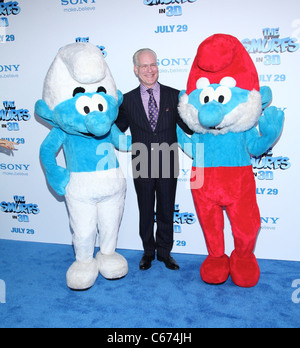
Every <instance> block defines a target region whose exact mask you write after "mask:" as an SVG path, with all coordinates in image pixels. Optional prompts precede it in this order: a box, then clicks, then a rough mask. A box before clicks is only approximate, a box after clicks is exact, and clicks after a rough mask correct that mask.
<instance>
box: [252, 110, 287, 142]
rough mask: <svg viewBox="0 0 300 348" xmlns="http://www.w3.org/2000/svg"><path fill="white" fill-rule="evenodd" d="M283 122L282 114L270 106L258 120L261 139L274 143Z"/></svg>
mask: <svg viewBox="0 0 300 348" xmlns="http://www.w3.org/2000/svg"><path fill="white" fill-rule="evenodd" d="M283 122H284V112H283V111H281V110H278V109H277V108H276V107H275V106H270V107H268V108H266V109H265V111H264V114H263V116H261V117H260V119H259V122H258V125H259V131H260V133H261V135H262V136H263V137H267V138H268V139H270V141H271V142H275V141H276V140H277V138H278V137H279V136H280V134H281V132H282V128H283Z"/></svg>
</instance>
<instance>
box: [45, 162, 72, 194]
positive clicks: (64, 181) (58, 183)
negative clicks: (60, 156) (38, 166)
mask: <svg viewBox="0 0 300 348" xmlns="http://www.w3.org/2000/svg"><path fill="white" fill-rule="evenodd" d="M47 179H48V182H49V184H50V185H51V187H52V188H53V190H54V191H55V192H56V193H57V194H58V195H59V196H64V195H65V194H66V187H67V185H68V183H69V181H70V172H69V171H68V170H67V169H65V168H63V167H59V166H57V167H56V168H55V171H54V172H49V171H47Z"/></svg>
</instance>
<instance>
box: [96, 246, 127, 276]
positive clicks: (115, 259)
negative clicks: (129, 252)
mask: <svg viewBox="0 0 300 348" xmlns="http://www.w3.org/2000/svg"><path fill="white" fill-rule="evenodd" d="M96 260H97V264H98V270H99V272H100V274H101V275H102V276H103V277H104V278H106V279H109V280H114V279H120V278H123V277H125V276H126V274H127V273H128V263H127V261H126V259H125V258H124V257H123V256H122V255H120V254H118V253H113V254H111V255H104V254H102V253H101V252H100V251H99V252H98V254H97V255H96Z"/></svg>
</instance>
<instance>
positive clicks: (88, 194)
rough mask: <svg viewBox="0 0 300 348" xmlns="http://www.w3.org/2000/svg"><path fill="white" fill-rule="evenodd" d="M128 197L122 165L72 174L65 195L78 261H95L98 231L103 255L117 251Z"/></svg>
mask: <svg viewBox="0 0 300 348" xmlns="http://www.w3.org/2000/svg"><path fill="white" fill-rule="evenodd" d="M125 196H126V179H125V178H124V176H123V173H122V171H121V169H120V168H116V169H110V170H107V171H98V172H91V173H88V172H84V173H71V177H70V182H69V184H68V186H67V188H66V196H65V197H66V202H67V207H68V210H69V215H70V226H71V228H72V230H73V244H74V250H75V255H76V261H79V262H91V261H92V260H93V257H94V256H93V255H94V248H95V241H96V235H97V230H98V231H99V241H100V252H101V254H103V255H112V254H114V252H115V249H116V246H117V239H118V233H119V227H120V223H121V219H122V216H123V211H124V203H125Z"/></svg>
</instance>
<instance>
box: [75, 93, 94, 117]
mask: <svg viewBox="0 0 300 348" xmlns="http://www.w3.org/2000/svg"><path fill="white" fill-rule="evenodd" d="M76 109H77V111H78V112H79V113H80V114H81V115H83V116H86V115H87V114H89V113H90V112H91V111H92V110H93V102H92V99H91V98H89V97H87V96H82V97H80V98H79V99H78V100H77V102H76Z"/></svg>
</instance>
